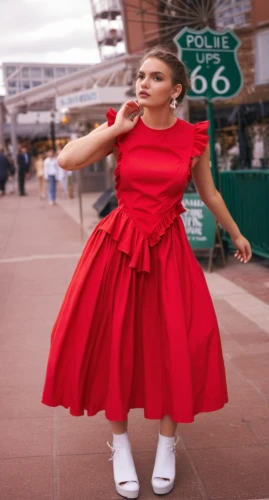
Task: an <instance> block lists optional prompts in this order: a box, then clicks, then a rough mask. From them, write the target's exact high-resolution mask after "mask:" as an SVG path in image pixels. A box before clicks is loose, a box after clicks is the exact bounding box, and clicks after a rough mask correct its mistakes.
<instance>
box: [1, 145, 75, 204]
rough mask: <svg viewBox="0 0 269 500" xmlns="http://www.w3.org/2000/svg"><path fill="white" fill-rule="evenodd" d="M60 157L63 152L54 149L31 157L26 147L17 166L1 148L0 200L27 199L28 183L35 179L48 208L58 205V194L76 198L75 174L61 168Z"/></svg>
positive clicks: (17, 161) (23, 148)
mask: <svg viewBox="0 0 269 500" xmlns="http://www.w3.org/2000/svg"><path fill="white" fill-rule="evenodd" d="M59 153H60V149H58V150H57V151H56V152H55V151H54V149H53V148H48V149H47V150H46V151H38V153H37V156H35V157H31V154H30V153H29V151H28V149H27V147H26V146H25V145H20V146H19V151H18V154H17V157H16V162H14V158H13V156H12V154H10V153H9V152H8V151H4V148H3V147H2V146H1V145H0V196H4V195H5V194H8V195H11V194H18V195H19V196H27V191H26V189H25V182H26V180H27V179H29V178H30V177H31V176H33V175H36V177H37V180H38V194H39V197H40V198H41V199H44V200H47V201H48V203H49V205H55V203H56V196H57V191H59V194H60V196H61V197H64V198H67V197H68V198H73V175H72V174H73V172H69V171H66V170H64V169H62V168H61V167H60V166H59V164H58V161H57V158H58V155H59ZM58 188H59V189H58Z"/></svg>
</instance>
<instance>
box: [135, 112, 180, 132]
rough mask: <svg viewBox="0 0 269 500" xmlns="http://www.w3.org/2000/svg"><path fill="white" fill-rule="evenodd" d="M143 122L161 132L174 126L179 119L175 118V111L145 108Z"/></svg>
mask: <svg viewBox="0 0 269 500" xmlns="http://www.w3.org/2000/svg"><path fill="white" fill-rule="evenodd" d="M142 120H143V122H144V123H145V125H147V126H148V127H150V128H156V129H160V130H161V129H163V128H169V127H171V126H172V125H174V123H175V122H176V120H177V118H176V117H175V116H174V113H173V110H172V109H170V108H168V109H160V108H144V114H143V118H142Z"/></svg>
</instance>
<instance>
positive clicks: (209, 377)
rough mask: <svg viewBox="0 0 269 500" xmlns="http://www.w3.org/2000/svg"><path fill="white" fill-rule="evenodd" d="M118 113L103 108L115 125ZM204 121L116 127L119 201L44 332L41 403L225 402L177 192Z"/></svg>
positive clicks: (199, 148)
mask: <svg viewBox="0 0 269 500" xmlns="http://www.w3.org/2000/svg"><path fill="white" fill-rule="evenodd" d="M115 117H116V112H115V111H114V110H113V109H111V108H110V110H109V111H108V113H107V119H108V125H109V126H111V125H112V124H113V123H114V121H115ZM207 129H208V122H201V123H198V124H196V125H191V124H189V123H187V122H185V121H183V120H177V121H176V123H175V124H174V125H173V126H172V127H170V128H168V129H164V130H156V129H151V128H149V127H147V126H146V125H145V124H144V122H143V120H142V119H141V118H139V120H138V123H137V125H136V126H135V128H134V129H133V130H132V131H131V132H129V133H127V134H125V135H121V136H119V137H118V138H117V141H116V144H115V147H116V149H117V150H118V151H117V168H116V170H115V182H116V192H117V198H118V208H116V209H115V210H113V211H112V212H111V213H110V214H109V215H108V216H107V217H105V218H104V219H103V220H101V221H100V222H99V224H98V225H97V226H96V228H95V229H94V231H93V233H92V235H91V236H90V238H89V240H88V242H87V244H86V246H85V248H84V251H83V254H82V256H81V259H80V261H79V263H78V265H77V268H76V270H75V273H74V275H73V278H72V280H71V283H70V285H69V287H68V290H67V293H66V296H65V298H64V301H63V304H62V306H61V309H60V312H59V314H58V318H57V320H56V323H55V325H54V328H53V331H52V335H51V347H50V354H49V359H48V366H47V373H46V379H45V386H44V391H43V398H42V402H43V403H44V404H47V405H49V406H58V405H62V406H64V407H65V408H69V410H70V413H71V414H72V415H75V416H80V415H83V414H84V413H85V412H86V413H87V415H89V416H90V415H95V414H96V413H97V412H99V411H101V410H105V415H106V417H107V418H108V419H110V420H117V421H122V420H126V418H127V416H128V412H129V411H130V409H132V408H143V409H144V415H145V417H146V418H149V419H159V418H162V417H163V416H164V415H170V417H171V418H172V419H173V420H174V421H175V422H182V423H187V422H192V421H193V420H194V416H195V415H196V414H198V413H200V412H210V411H215V410H218V409H220V408H222V407H223V406H224V404H225V403H226V402H227V401H228V396H227V386H226V377H225V368H224V361H223V354H222V347H221V340H220V334H219V329H218V324H217V319H216V315H215V312H214V308H213V304H212V300H211V297H210V294H209V291H208V288H207V284H206V281H205V278H204V274H203V271H202V269H201V267H200V265H199V264H198V262H197V260H196V258H195V256H194V254H193V251H192V249H191V247H190V245H189V242H188V239H187V237H186V233H185V229H184V225H183V223H182V220H181V217H180V214H181V213H182V212H184V211H185V209H184V208H183V206H182V203H181V199H182V196H183V193H184V190H185V187H186V183H187V182H188V180H189V179H190V177H191V165H192V159H193V158H194V157H195V156H199V155H201V154H202V152H203V151H204V149H205V147H206V145H207V143H208V135H207Z"/></svg>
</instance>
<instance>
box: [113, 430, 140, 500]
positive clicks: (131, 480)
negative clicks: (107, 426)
mask: <svg viewBox="0 0 269 500" xmlns="http://www.w3.org/2000/svg"><path fill="white" fill-rule="evenodd" d="M107 445H108V446H109V448H110V449H111V451H112V456H111V458H110V459H109V460H113V472H114V481H115V486H116V490H117V492H118V493H119V495H121V496H123V497H125V498H137V497H138V495H139V481H138V477H137V474H136V470H135V464H134V460H133V455H132V449H131V445H130V441H129V438H128V434H127V432H125V433H124V434H119V435H114V439H113V445H112V446H111V445H110V444H109V443H108V442H107Z"/></svg>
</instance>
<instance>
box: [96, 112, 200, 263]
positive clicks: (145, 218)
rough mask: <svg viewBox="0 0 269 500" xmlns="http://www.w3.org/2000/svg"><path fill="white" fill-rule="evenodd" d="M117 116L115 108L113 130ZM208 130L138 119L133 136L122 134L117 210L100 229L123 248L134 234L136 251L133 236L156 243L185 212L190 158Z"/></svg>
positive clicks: (111, 118)
mask: <svg viewBox="0 0 269 500" xmlns="http://www.w3.org/2000/svg"><path fill="white" fill-rule="evenodd" d="M116 114H117V113H116V111H115V110H114V109H112V108H110V109H109V110H108V112H107V119H108V125H109V126H111V125H112V124H113V123H114V122H115V118H116ZM207 128H208V122H207V121H205V122H200V123H198V124H196V125H192V124H190V123H187V122H185V121H184V120H180V119H177V121H176V122H175V124H174V125H172V127H169V128H167V129H164V130H156V129H152V128H150V127H148V126H146V125H145V124H144V122H143V120H142V119H141V118H139V120H138V122H137V124H136V126H135V127H134V128H133V129H132V130H131V131H130V132H128V133H127V134H124V135H121V136H119V137H118V138H117V140H116V147H117V149H118V159H117V168H116V170H115V180H116V192H117V199H118V208H117V209H116V210H114V211H113V212H112V213H111V214H110V215H109V216H108V217H107V218H106V219H105V220H104V221H103V223H102V224H101V227H100V229H103V230H105V231H107V232H109V233H110V234H112V232H113V231H114V235H115V237H116V238H117V240H118V241H123V242H124V245H126V241H127V240H128V238H129V237H131V236H132V241H131V240H130V242H129V243H130V247H132V248H133V246H134V245H133V243H134V239H135V238H134V233H135V234H136V236H137V237H139V238H138V239H139V241H140V240H141V241H140V243H141V244H142V246H143V247H144V246H145V245H146V247H148V246H153V245H155V244H156V243H157V242H158V241H159V240H160V239H161V237H162V236H163V234H164V233H165V231H166V230H167V229H168V227H170V226H171V225H172V223H173V221H174V219H175V218H176V217H177V216H178V215H179V214H180V213H182V212H184V211H185V210H184V208H183V206H182V204H181V199H182V197H183V194H184V190H185V187H186V184H187V182H188V181H189V179H190V178H191V165H192V160H193V158H194V157H195V156H198V155H201V153H202V152H203V151H204V149H205V147H206V145H207V142H208V135H207ZM120 221H121V222H120ZM120 228H121V229H120ZM123 228H124V231H125V237H122V231H123ZM127 228H128V229H127ZM119 233H120V234H119ZM127 253H128V252H127ZM144 253H145V254H146V253H147V250H145V252H144ZM129 254H130V255H131V254H132V252H131V249H129ZM134 267H137V266H134ZM146 267H147V266H146ZM142 268H143V266H142ZM144 270H145V269H144Z"/></svg>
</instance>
